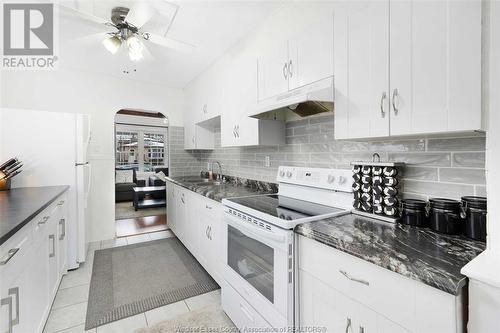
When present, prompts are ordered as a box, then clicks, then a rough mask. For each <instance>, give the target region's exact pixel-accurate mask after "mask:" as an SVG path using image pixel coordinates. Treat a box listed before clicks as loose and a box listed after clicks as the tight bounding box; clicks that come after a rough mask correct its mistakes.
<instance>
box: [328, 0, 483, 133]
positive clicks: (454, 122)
mask: <svg viewBox="0 0 500 333" xmlns="http://www.w3.org/2000/svg"><path fill="white" fill-rule="evenodd" d="M334 25H335V29H334V38H335V88H336V92H335V99H336V100H335V115H336V118H335V137H336V138H337V139H346V138H356V139H357V138H367V137H384V136H389V135H414V134H427V133H442V132H459V131H471V130H478V129H481V2H480V1H462V0H458V1H455V0H430V1H420V0H413V1H412V0H401V1H389V0H387V1H373V2H370V1H367V2H358V1H353V2H341V3H339V4H338V5H337V7H336V8H335V14H334Z"/></svg>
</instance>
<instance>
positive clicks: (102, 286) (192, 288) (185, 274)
mask: <svg viewBox="0 0 500 333" xmlns="http://www.w3.org/2000/svg"><path fill="white" fill-rule="evenodd" d="M218 288H219V286H218V285H217V283H216V282H215V281H214V280H213V279H212V277H211V276H210V275H209V274H208V273H207V272H206V271H205V270H204V269H203V267H202V266H201V265H200V263H198V261H196V259H195V258H194V257H193V256H192V255H191V253H189V251H188V250H187V249H186V248H185V247H184V245H182V243H181V242H180V241H179V240H178V239H177V238H176V237H172V238H166V239H160V240H156V241H151V242H146V243H139V244H132V245H127V246H122V247H116V248H111V249H105V250H99V251H96V252H95V257H94V266H93V270H92V279H91V281H90V290H89V301H88V306H87V318H86V320H85V329H86V330H88V329H91V328H94V327H97V326H101V325H104V324H107V323H110V322H112V321H116V320H120V319H123V318H126V317H130V316H133V315H136V314H138V313H142V312H146V311H148V310H151V309H154V308H157V307H160V306H163V305H167V304H170V303H174V302H178V301H180V300H183V299H186V298H189V297H193V296H197V295H200V294H204V293H207V292H209V291H212V290H216V289H218Z"/></svg>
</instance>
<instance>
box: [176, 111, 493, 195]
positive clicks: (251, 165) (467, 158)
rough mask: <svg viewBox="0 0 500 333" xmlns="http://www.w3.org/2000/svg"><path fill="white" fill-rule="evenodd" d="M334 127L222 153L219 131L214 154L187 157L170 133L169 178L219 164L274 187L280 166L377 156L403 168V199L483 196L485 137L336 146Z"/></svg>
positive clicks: (340, 163)
mask: <svg viewBox="0 0 500 333" xmlns="http://www.w3.org/2000/svg"><path fill="white" fill-rule="evenodd" d="M333 122H334V117H333V116H331V115H328V116H321V117H315V118H308V119H303V120H298V121H292V122H288V123H287V124H286V144H285V145H279V146H265V147H241V148H239V147H235V148H233V147H229V148H221V147H220V129H218V130H216V135H215V149H214V150H213V151H185V150H184V149H183V147H184V130H183V128H182V127H170V131H169V133H170V136H169V139H170V169H171V170H170V171H171V175H173V176H182V175H195V174H198V173H199V172H200V171H201V170H202V169H203V170H206V169H207V162H212V161H219V162H221V163H222V166H223V173H224V174H228V175H232V176H238V177H244V178H249V179H255V180H263V181H268V182H275V178H276V172H277V168H278V166H280V165H292V166H310V167H321V168H350V165H349V163H350V162H351V161H357V160H365V161H366V160H371V158H372V154H373V153H375V152H376V153H378V154H380V156H381V158H382V160H389V161H398V162H405V163H407V167H406V168H405V170H404V175H403V195H404V196H405V197H414V198H423V199H427V198H428V197H430V196H443V197H448V198H460V197H461V196H463V195H481V196H485V195H486V186H485V170H484V168H485V137H484V136H471V137H460V138H448V137H447V138H442V137H439V138H416V139H390V140H373V141H343V140H342V141H335V140H334V135H333V131H334V126H333ZM266 156H269V158H270V161H271V166H270V167H266V166H265V158H266Z"/></svg>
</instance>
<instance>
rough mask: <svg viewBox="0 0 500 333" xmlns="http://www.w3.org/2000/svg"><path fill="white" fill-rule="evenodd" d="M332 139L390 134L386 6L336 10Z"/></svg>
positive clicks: (354, 4)
mask: <svg viewBox="0 0 500 333" xmlns="http://www.w3.org/2000/svg"><path fill="white" fill-rule="evenodd" d="M334 22H335V29H334V31H335V137H336V138H337V139H344V138H351V137H356V138H365V137H374V136H387V135H389V115H388V111H389V95H388V94H389V39H388V36H389V1H388V0H386V1H349V2H348V1H345V2H340V3H339V4H338V6H337V7H336V8H335V16H334Z"/></svg>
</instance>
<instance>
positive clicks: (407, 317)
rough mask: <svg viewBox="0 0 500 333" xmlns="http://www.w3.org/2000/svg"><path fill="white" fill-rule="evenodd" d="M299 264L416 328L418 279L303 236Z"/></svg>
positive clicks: (300, 239)
mask: <svg viewBox="0 0 500 333" xmlns="http://www.w3.org/2000/svg"><path fill="white" fill-rule="evenodd" d="M299 267H300V269H302V270H304V271H306V272H308V273H309V274H311V275H312V276H314V277H316V278H318V279H319V280H321V281H323V282H325V283H326V284H327V285H330V286H331V287H333V288H335V289H336V290H338V291H340V292H341V293H343V294H344V295H346V296H348V297H350V298H351V299H353V300H355V301H357V302H360V303H361V304H363V305H365V306H367V307H369V308H371V309H373V310H375V311H376V312H378V313H380V314H382V315H384V316H385V317H387V318H389V319H391V320H394V321H396V322H398V323H399V324H401V325H403V326H404V327H406V328H411V327H414V324H415V302H416V299H415V292H416V282H415V281H413V280H411V279H409V278H406V277H404V276H401V275H399V274H397V273H394V272H391V271H389V270H386V269H384V268H381V267H378V266H376V265H374V264H371V263H369V262H366V261H364V260H361V259H359V258H356V257H354V256H351V255H349V254H346V253H344V252H341V251H339V250H336V249H334V248H332V247H329V246H326V245H324V244H321V243H319V242H316V241H314V240H311V239H308V238H305V237H302V236H300V237H299Z"/></svg>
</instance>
